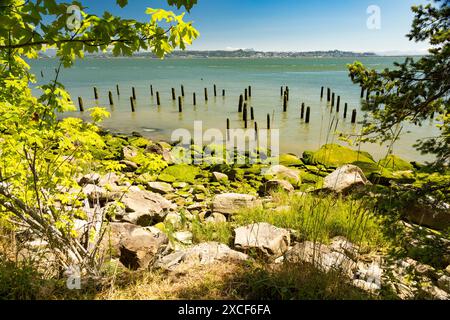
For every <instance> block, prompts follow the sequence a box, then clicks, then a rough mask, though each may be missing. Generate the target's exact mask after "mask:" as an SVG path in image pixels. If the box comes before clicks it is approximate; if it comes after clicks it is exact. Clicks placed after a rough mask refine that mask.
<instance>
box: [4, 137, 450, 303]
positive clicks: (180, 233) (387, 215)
mask: <svg viewBox="0 0 450 320" xmlns="http://www.w3.org/2000/svg"><path fill="white" fill-rule="evenodd" d="M100 136H101V139H102V141H103V143H104V144H103V147H102V148H97V150H96V151H95V153H94V159H93V160H92V162H91V164H90V166H89V167H91V168H98V170H97V171H93V172H80V173H79V174H78V175H77V183H78V187H77V188H72V189H71V190H70V191H69V192H70V193H72V194H77V198H78V203H79V207H78V208H74V209H75V210H74V212H75V230H76V231H75V232H76V233H77V237H79V238H80V239H83V237H86V236H88V233H89V232H88V230H89V229H90V227H91V226H90V223H92V220H90V218H89V217H92V215H93V212H98V213H99V212H101V216H104V217H105V218H106V219H107V220H109V224H108V226H107V227H106V229H105V230H107V231H106V232H105V234H104V238H103V239H102V241H101V246H100V247H101V249H100V251H101V253H102V257H103V258H102V262H101V265H102V267H101V272H100V275H99V277H97V278H92V277H91V276H88V275H81V274H80V280H79V281H80V283H79V284H80V285H81V287H80V289H79V290H69V289H67V284H68V282H67V281H68V280H67V279H68V278H67V277H68V275H67V273H62V274H61V273H60V271H58V270H57V269H55V266H56V265H54V263H55V262H56V260H55V256H54V253H53V252H52V250H51V249H50V247H51V245H50V244H49V243H48V242H46V241H45V240H44V239H40V238H36V237H35V236H33V235H32V234H29V233H28V232H26V230H22V231H18V230H16V231H15V232H14V233H8V232H7V231H6V229H3V232H2V238H1V244H2V245H1V246H0V248H1V249H0V252H1V253H2V255H1V256H2V260H1V263H0V276H1V277H2V279H1V280H2V281H0V283H1V285H0V296H2V297H3V298H10V299H11V298H13V299H422V298H423V299H448V298H449V293H450V288H449V287H448V285H449V282H448V281H449V280H450V267H449V265H450V250H449V248H450V245H449V244H450V237H449V233H448V230H449V228H450V219H449V213H448V207H447V208H445V207H444V208H442V212H441V216H439V215H438V214H437V211H436V203H433V202H428V203H427V202H423V199H420V198H419V197H416V198H415V199H414V201H413V202H411V199H408V198H407V196H405V199H399V198H397V197H398V195H399V194H402V195H405V194H408V193H410V192H414V190H415V188H416V187H419V186H420V185H421V184H425V183H426V182H427V181H429V180H432V179H434V178H436V174H434V173H430V172H428V171H427V170H426V168H425V167H424V166H423V165H421V164H418V163H409V162H407V161H404V160H402V159H400V158H398V157H396V156H395V155H389V156H387V157H386V158H385V159H382V160H381V161H379V162H375V161H374V160H373V158H372V157H371V155H370V154H368V153H366V152H359V151H355V150H352V149H350V148H346V147H342V146H339V145H335V144H329V145H325V146H323V147H322V148H321V149H320V150H316V151H307V152H305V153H304V154H303V155H302V156H300V157H299V156H297V155H294V154H282V155H281V156H280V158H279V160H280V161H279V162H280V164H279V165H276V166H270V165H268V164H264V161H262V162H261V163H255V164H250V161H249V158H248V156H250V155H249V154H248V155H247V157H246V159H247V161H245V162H244V163H248V164H243V165H235V164H234V163H235V162H234V160H235V159H236V158H235V157H234V158H233V157H231V156H229V159H233V160H232V161H231V162H229V163H224V161H223V158H222V159H221V158H217V157H215V153H216V152H218V151H219V150H220V151H221V152H222V151H225V152H226V153H229V150H226V147H225V146H220V145H207V146H203V147H201V146H195V145H191V146H185V147H184V148H180V147H179V146H172V145H170V144H168V143H165V142H153V141H150V140H148V139H146V138H143V137H142V136H140V135H139V134H134V135H129V136H127V135H120V134H111V133H109V132H108V131H103V130H102V131H100ZM256 153H258V154H259V156H261V155H262V154H263V153H264V151H263V150H259V151H257V152H256ZM180 156H181V157H182V158H183V161H186V157H188V158H189V157H193V158H195V159H197V160H199V159H203V160H204V161H202V162H200V164H196V165H194V164H177V163H179V160H180ZM261 158H263V159H264V158H265V157H264V156H261ZM266 159H267V157H266ZM106 161H115V162H117V163H118V164H119V166H117V167H116V170H113V171H108V170H105V166H104V163H105V162H106ZM252 161H254V158H252ZM265 169H269V170H268V171H266V170H265ZM445 174H446V175H450V171H447V172H446V173H445ZM402 189H403V190H402ZM399 191H400V193H399ZM396 202H398V203H396ZM406 203H408V207H406V206H405V204H406ZM444 205H445V204H444ZM199 274H201V277H200V278H199Z"/></svg>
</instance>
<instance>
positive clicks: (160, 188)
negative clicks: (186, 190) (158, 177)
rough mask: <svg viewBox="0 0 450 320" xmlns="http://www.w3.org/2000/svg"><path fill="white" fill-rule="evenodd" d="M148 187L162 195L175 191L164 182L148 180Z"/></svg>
mask: <svg viewBox="0 0 450 320" xmlns="http://www.w3.org/2000/svg"><path fill="white" fill-rule="evenodd" d="M148 187H149V189H150V191H152V192H156V193H159V194H163V195H164V194H168V193H171V192H174V191H175V189H174V188H172V186H171V185H170V184H168V183H166V182H149V183H148Z"/></svg>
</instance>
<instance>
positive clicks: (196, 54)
mask: <svg viewBox="0 0 450 320" xmlns="http://www.w3.org/2000/svg"><path fill="white" fill-rule="evenodd" d="M40 56H41V57H54V56H55V54H54V52H52V51H51V50H49V51H47V52H45V53H40ZM86 56H90V57H99V58H108V57H112V56H113V55H112V53H111V52H105V53H97V54H87V53H86ZM133 56H135V57H143V58H146V57H148V58H157V57H156V56H155V55H154V54H152V53H151V52H139V53H135V54H134V55H133ZM372 56H377V55H376V54H375V53H371V52H363V53H359V52H351V51H339V50H332V51H309V52H263V51H254V50H234V51H229V50H211V51H189V50H186V51H175V52H173V53H171V54H170V55H168V56H167V58H169V59H170V58H186V59H188V58H299V57H325V58H330V57H331V58H338V57H372Z"/></svg>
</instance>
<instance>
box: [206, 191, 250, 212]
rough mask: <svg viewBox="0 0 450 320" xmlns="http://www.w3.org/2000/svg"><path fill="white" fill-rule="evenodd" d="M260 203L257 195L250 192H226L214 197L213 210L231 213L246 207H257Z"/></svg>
mask: <svg viewBox="0 0 450 320" xmlns="http://www.w3.org/2000/svg"><path fill="white" fill-rule="evenodd" d="M258 204H259V202H258V201H257V199H256V197H255V196H252V195H249V194H238V193H224V194H219V195H216V196H215V197H214V199H213V201H212V211H213V212H218V213H222V214H229V215H231V214H235V213H238V212H239V211H240V210H242V209H245V208H252V207H256V206H257V205H258Z"/></svg>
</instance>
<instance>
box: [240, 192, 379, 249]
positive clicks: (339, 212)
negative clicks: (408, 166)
mask: <svg viewBox="0 0 450 320" xmlns="http://www.w3.org/2000/svg"><path fill="white" fill-rule="evenodd" d="M273 199H274V202H275V205H276V206H278V207H279V208H281V210H280V209H277V210H270V209H265V208H257V209H250V210H244V211H242V212H241V213H240V214H238V215H237V216H236V217H235V223H236V224H238V225H246V224H251V223H257V222H267V223H270V224H272V225H274V226H277V227H280V228H286V229H293V230H295V231H296V233H297V235H298V237H299V238H300V240H302V241H304V240H309V241H314V242H322V243H328V242H329V241H330V239H332V238H333V237H336V236H344V237H346V238H347V239H348V240H350V241H352V242H354V243H357V244H360V245H365V246H369V247H379V246H383V245H384V244H385V240H384V237H383V232H382V230H381V218H380V217H377V216H376V215H375V214H374V212H373V211H372V209H371V206H370V205H369V204H368V203H367V201H365V200H356V199H352V198H349V197H342V196H336V195H322V196H317V195H312V194H305V195H289V194H285V193H276V194H274V195H273Z"/></svg>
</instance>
